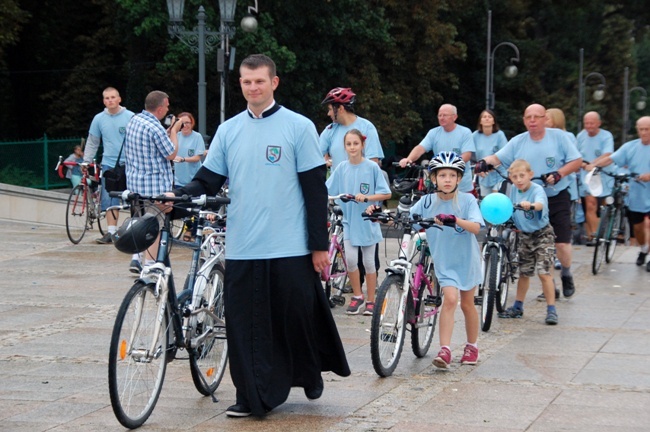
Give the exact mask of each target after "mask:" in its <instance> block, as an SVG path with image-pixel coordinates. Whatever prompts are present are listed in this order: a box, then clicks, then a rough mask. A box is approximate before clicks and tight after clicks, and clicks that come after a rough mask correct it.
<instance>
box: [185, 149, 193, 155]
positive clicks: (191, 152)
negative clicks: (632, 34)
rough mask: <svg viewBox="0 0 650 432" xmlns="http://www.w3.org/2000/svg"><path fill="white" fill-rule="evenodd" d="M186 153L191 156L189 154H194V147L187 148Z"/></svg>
mask: <svg viewBox="0 0 650 432" xmlns="http://www.w3.org/2000/svg"><path fill="white" fill-rule="evenodd" d="M187 155H188V156H190V157H191V156H194V149H189V150H188V151H187Z"/></svg>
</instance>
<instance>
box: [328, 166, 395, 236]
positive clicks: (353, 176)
mask: <svg viewBox="0 0 650 432" xmlns="http://www.w3.org/2000/svg"><path fill="white" fill-rule="evenodd" d="M326 184H327V192H328V194H330V195H339V194H343V193H347V194H352V195H357V194H360V193H361V194H364V195H375V194H389V193H390V187H389V186H388V184H387V183H386V179H385V178H384V175H383V174H382V172H381V169H380V168H379V165H377V164H376V163H375V162H373V161H370V160H368V159H363V161H361V163H359V164H356V165H353V164H351V163H350V161H343V162H341V164H339V166H338V167H336V169H335V170H334V172H333V173H332V174H331V175H330V177H329V178H328V179H327V183H326ZM372 204H376V205H379V204H380V203H379V202H377V201H369V202H368V203H362V202H356V201H351V202H347V203H341V204H340V206H341V209H342V210H343V230H344V232H345V238H346V239H347V240H349V241H350V243H352V246H371V245H374V244H377V243H379V242H380V241H381V240H382V238H383V236H382V234H381V228H380V227H379V224H376V223H372V222H369V221H367V220H364V219H363V217H362V216H361V213H362V212H363V211H364V210H365V209H367V208H368V206H369V205H372Z"/></svg>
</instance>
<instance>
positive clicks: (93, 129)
mask: <svg viewBox="0 0 650 432" xmlns="http://www.w3.org/2000/svg"><path fill="white" fill-rule="evenodd" d="M133 116H134V113H133V112H132V111H129V110H128V109H126V108H124V109H121V110H120V111H119V112H118V113H117V114H111V113H109V112H108V108H106V109H104V111H102V112H100V113H99V114H97V115H96V116H95V117H94V118H93V121H92V122H91V123H90V130H89V131H88V134H89V135H93V136H95V137H97V138H100V139H101V140H102V145H103V147H104V150H103V153H102V159H101V164H102V165H109V166H115V164H116V163H117V156H118V155H119V154H120V149H121V148H122V143H123V142H124V136H125V135H126V125H127V124H128V123H129V120H131V117H133ZM86 150H88V149H86ZM96 151H97V149H95V152H92V153H93V154H92V155H91V154H90V152H87V151H86V153H89V154H88V156H89V157H90V159H85V160H86V161H87V162H90V161H91V159H92V158H93V157H94V156H95V153H96ZM84 156H86V155H84ZM124 160H125V157H124V151H122V155H121V156H120V164H121V165H123V164H124Z"/></svg>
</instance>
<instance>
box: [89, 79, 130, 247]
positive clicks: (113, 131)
mask: <svg viewBox="0 0 650 432" xmlns="http://www.w3.org/2000/svg"><path fill="white" fill-rule="evenodd" d="M102 97H103V101H104V106H105V107H106V108H105V109H104V111H102V112H100V113H99V114H97V115H96V116H95V117H94V118H93V121H92V123H90V130H89V131H88V139H87V140H86V148H85V150H84V162H86V163H90V162H92V161H93V159H94V158H95V156H96V155H97V150H98V149H99V145H100V144H103V146H104V152H103V154H102V160H101V162H100V163H101V166H102V171H105V170H107V169H109V168H113V167H115V164H116V163H117V162H118V161H117V158H118V156H119V158H120V161H119V162H120V165H124V160H125V157H124V151H122V153H121V154H120V150H122V145H123V143H124V135H125V134H126V125H127V124H128V123H129V120H131V117H133V112H131V111H129V110H128V109H126V108H124V107H123V106H121V105H120V102H122V98H121V97H120V93H119V92H118V91H117V89H115V88H113V87H106V88H105V89H104V91H103V92H102ZM103 186H104V179H103V178H102V197H101V198H102V203H101V206H102V210H106V209H107V208H108V207H110V206H113V205H119V204H120V200H119V198H111V197H110V196H108V192H106V190H105V189H104V187H103ZM118 217H119V212H117V211H115V212H112V211H111V212H108V213H107V214H106V225H107V226H108V230H107V231H108V232H107V233H106V235H105V236H104V237H101V238H98V239H96V240H95V241H96V242H97V243H100V244H107V243H111V242H112V241H113V240H112V239H113V237H112V236H111V235H112V234H115V232H116V231H117V220H118Z"/></svg>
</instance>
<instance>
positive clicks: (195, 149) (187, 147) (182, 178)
mask: <svg viewBox="0 0 650 432" xmlns="http://www.w3.org/2000/svg"><path fill="white" fill-rule="evenodd" d="M177 118H178V121H179V122H181V124H182V126H181V130H180V132H178V134H177V138H178V153H177V154H176V158H175V159H174V187H176V188H178V187H181V186H185V185H186V184H188V183H189V182H190V181H191V180H192V178H194V174H196V172H197V171H198V170H199V168H201V159H202V157H203V154H204V153H205V141H204V140H203V137H202V136H201V134H200V133H198V132H195V131H194V125H195V124H196V122H195V121H194V116H193V115H192V114H190V113H188V112H182V113H180V114H179V115H178V117H177Z"/></svg>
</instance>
